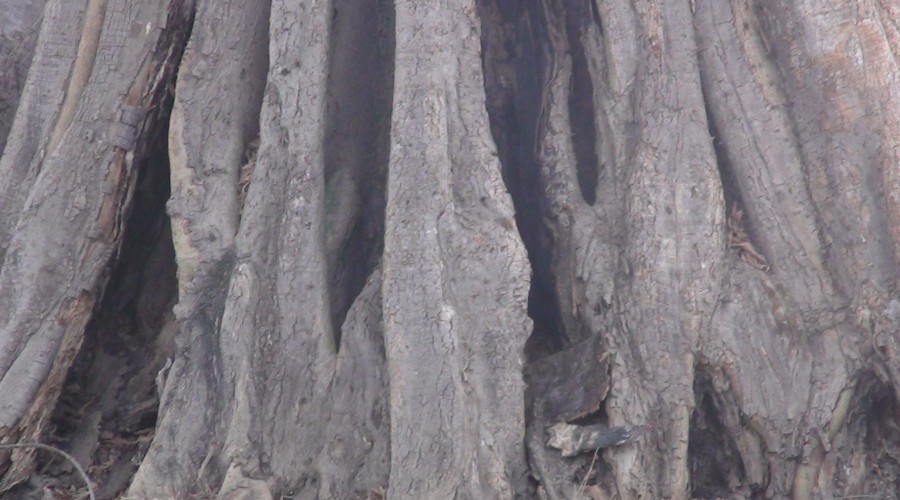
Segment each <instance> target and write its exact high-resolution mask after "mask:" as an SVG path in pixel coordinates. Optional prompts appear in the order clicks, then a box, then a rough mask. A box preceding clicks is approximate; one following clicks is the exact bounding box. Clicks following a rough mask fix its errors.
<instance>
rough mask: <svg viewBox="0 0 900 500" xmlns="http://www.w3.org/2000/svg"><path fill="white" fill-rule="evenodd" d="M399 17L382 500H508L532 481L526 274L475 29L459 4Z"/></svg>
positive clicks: (418, 6)
mask: <svg viewBox="0 0 900 500" xmlns="http://www.w3.org/2000/svg"><path fill="white" fill-rule="evenodd" d="M396 9H397V41H396V50H397V57H396V68H395V76H396V77H395V88H394V112H393V125H392V132H391V139H392V143H391V162H390V170H389V177H388V205H387V213H386V229H385V257H384V286H383V295H384V321H385V323H384V329H385V330H384V332H385V342H386V345H387V359H388V370H389V373H390V381H391V390H390V394H391V397H390V402H391V477H390V488H389V489H388V496H389V497H391V498H473V499H474V498H512V496H513V494H514V488H515V487H516V486H518V485H521V479H520V477H521V475H522V473H523V472H524V464H523V453H522V448H523V442H522V440H523V437H524V421H523V413H524V412H523V396H524V386H523V383H522V356H523V353H522V349H523V347H524V342H525V339H526V337H527V334H528V327H529V321H528V318H527V317H526V316H525V301H526V296H527V287H528V274H529V271H528V265H527V259H526V255H525V251H524V248H523V247H522V244H521V242H520V240H519V238H518V236H517V234H516V233H515V230H514V225H513V222H512V215H513V214H512V206H511V203H510V200H509V198H508V196H507V194H506V193H505V190H504V187H503V184H502V180H501V178H500V165H499V162H498V161H497V157H496V150H495V146H494V144H493V140H492V139H491V137H490V134H489V131H488V128H487V127H488V117H487V113H486V110H485V107H484V101H485V99H484V94H483V92H484V90H483V89H484V85H483V81H482V73H481V61H480V58H479V51H480V38H479V26H478V19H477V17H476V13H475V10H474V6H473V5H471V4H469V3H466V2H461V1H460V2H447V3H428V4H425V3H421V2H416V1H401V2H397V3H396ZM435 394H440V395H441V396H440V397H439V398H434V395H435Z"/></svg>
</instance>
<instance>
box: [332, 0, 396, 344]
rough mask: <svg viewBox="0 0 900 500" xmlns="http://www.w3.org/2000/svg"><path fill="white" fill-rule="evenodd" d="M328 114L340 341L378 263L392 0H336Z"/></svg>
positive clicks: (337, 339) (390, 83) (388, 116)
mask: <svg viewBox="0 0 900 500" xmlns="http://www.w3.org/2000/svg"><path fill="white" fill-rule="evenodd" d="M331 33H332V41H331V49H330V50H331V53H330V54H329V66H330V67H329V72H328V75H329V77H328V78H329V80H328V96H327V104H326V118H325V122H326V123H325V147H324V157H325V224H324V230H325V235H324V237H325V251H326V256H325V257H326V263H327V273H328V274H327V275H328V283H329V304H330V308H331V322H332V326H333V329H334V336H335V339H334V340H335V346H338V347H339V346H340V340H341V326H342V324H343V322H344V319H345V318H346V316H347V312H348V311H349V309H350V306H351V305H352V304H353V302H354V300H356V297H357V296H358V295H359V294H360V292H362V289H363V286H364V285H365V283H366V279H367V278H368V276H369V275H370V274H371V273H372V271H373V270H374V269H375V267H376V266H377V265H378V262H379V261H380V259H381V252H382V249H383V246H384V209H385V201H386V196H387V193H386V189H387V187H386V186H387V164H388V159H389V154H390V127H391V109H392V105H393V102H392V100H393V82H394V66H393V61H394V8H393V3H392V2H390V1H389V0H372V1H370V0H336V1H335V3H334V9H333V12H332V26H331Z"/></svg>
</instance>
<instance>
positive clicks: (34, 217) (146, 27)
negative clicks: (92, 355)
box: [0, 2, 167, 481]
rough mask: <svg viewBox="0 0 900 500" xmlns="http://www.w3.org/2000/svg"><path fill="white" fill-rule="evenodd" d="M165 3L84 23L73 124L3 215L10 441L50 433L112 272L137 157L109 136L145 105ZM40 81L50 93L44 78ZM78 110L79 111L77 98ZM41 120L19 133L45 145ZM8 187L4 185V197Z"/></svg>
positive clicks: (0, 343)
mask: <svg viewBox="0 0 900 500" xmlns="http://www.w3.org/2000/svg"><path fill="white" fill-rule="evenodd" d="M64 3H65V4H66V5H69V3H68V2H64ZM60 5H62V4H61V3H59V4H58V3H56V2H53V3H52V4H51V5H49V6H48V10H47V13H48V15H49V14H50V13H54V14H53V15H51V16H50V19H48V24H47V26H48V31H45V32H44V33H45V34H46V36H53V35H55V36H59V34H56V33H54V34H52V35H51V33H50V32H49V27H50V26H53V25H54V24H57V27H60V28H62V27H64V29H60V31H59V33H65V34H67V36H71V35H72V33H73V31H74V30H73V26H72V24H71V19H69V18H66V17H65V16H64V14H65V15H66V16H68V15H73V14H75V15H76V18H77V13H73V12H70V11H67V10H65V9H62V8H60ZM166 5H167V3H165V2H133V3H124V4H117V5H114V6H110V7H109V8H108V9H105V10H104V9H95V10H93V11H92V12H91V13H92V15H94V16H96V17H94V18H92V19H91V22H90V23H88V22H86V23H85V24H84V29H83V31H82V33H81V37H82V39H84V38H85V37H87V38H91V39H92V40H96V43H91V44H89V47H88V48H86V49H84V51H81V52H79V54H78V56H77V57H76V58H75V64H74V65H73V71H75V68H78V67H79V65H82V64H83V65H84V66H85V67H82V68H80V71H82V72H85V73H86V74H87V75H89V78H88V77H85V78H84V81H83V86H80V87H78V88H75V87H73V86H72V85H70V87H69V88H68V89H67V90H66V94H65V96H66V97H65V99H66V100H68V99H69V98H70V94H69V92H76V93H77V94H78V96H77V99H76V103H77V111H74V112H73V113H72V115H71V124H70V125H71V127H69V126H68V125H67V126H66V127H65V130H66V131H68V132H67V133H64V134H61V135H60V141H59V144H58V146H57V147H56V148H54V149H53V150H51V151H48V152H47V155H46V156H44V155H43V154H42V153H41V152H39V151H37V149H36V148H35V147H34V145H33V144H32V145H30V146H29V147H28V150H29V152H30V155H26V156H27V157H25V158H22V160H23V163H22V164H24V165H32V166H34V165H40V167H39V170H40V175H39V176H36V177H33V178H32V183H31V184H29V183H28V182H23V183H22V184H23V185H17V186H16V187H15V189H16V190H20V189H22V190H23V191H24V192H27V194H28V197H27V202H25V204H24V205H23V207H22V211H21V215H19V214H15V216H13V217H11V218H7V217H6V215H4V216H3V217H0V218H2V219H3V220H4V221H5V225H4V230H3V236H2V238H3V240H4V241H8V246H6V253H5V256H4V261H3V267H2V270H0V318H2V319H0V374H2V379H0V401H3V404H2V407H0V429H3V430H2V434H3V437H4V439H7V440H8V439H16V438H19V437H21V438H23V439H25V440H35V439H37V437H38V436H40V435H41V433H42V431H43V426H44V425H45V423H46V422H45V420H46V419H45V417H46V415H47V414H48V413H49V412H50V411H51V410H52V408H53V404H54V402H55V400H56V397H57V396H58V394H59V391H60V388H61V385H62V381H63V379H64V377H65V374H66V371H67V370H68V368H69V365H70V364H71V362H72V359H73V358H74V356H75V354H76V353H77V351H78V347H79V345H80V343H81V339H82V336H83V333H84V326H85V325H86V323H87V321H88V319H89V318H90V314H91V310H92V306H93V304H94V302H95V301H96V299H97V296H98V294H99V293H100V292H101V290H102V284H103V282H102V278H103V275H102V274H101V273H100V272H98V270H100V269H103V268H104V267H105V266H106V265H107V264H108V263H109V262H110V259H111V257H112V255H113V252H114V251H115V250H116V248H117V245H118V243H119V242H120V236H121V230H122V220H123V217H124V214H125V213H126V212H127V209H128V206H129V205H128V200H129V197H130V194H131V192H132V191H133V187H134V186H133V179H134V171H133V169H132V162H131V160H132V155H131V154H127V155H126V151H124V150H123V149H121V148H114V147H112V144H111V139H112V134H113V132H114V130H115V127H116V123H117V119H118V113H119V110H120V108H121V107H122V106H124V105H131V106H140V105H142V104H143V103H142V102H141V97H142V95H143V93H144V92H145V91H146V90H147V89H146V88H145V87H146V85H147V84H148V71H149V70H150V65H151V62H152V58H151V57H149V56H150V55H151V54H152V53H153V50H154V48H155V47H156V42H157V38H158V37H159V35H160V33H161V28H162V27H161V26H159V20H160V18H161V14H162V13H164V12H165V9H166ZM54 15H55V16H63V17H62V18H54V17H53V16H54ZM162 18H163V19H165V17H164V16H162ZM66 23H69V24H66ZM148 23H149V24H148ZM41 43H42V46H41V48H40V49H39V50H38V52H39V53H45V52H47V51H50V50H51V48H52V47H51V45H50V44H48V43H47V42H46V40H44V39H42V40H41ZM48 57H49V54H48ZM94 61H98V62H97V63H96V64H94V63H93V62H94ZM47 64H52V63H50V62H49V61H48V63H47ZM32 68H33V71H32V74H31V75H30V76H29V81H32V82H35V80H34V78H38V77H40V76H41V75H44V74H45V73H44V71H46V70H47V69H48V68H47V67H45V66H43V65H42V64H41V63H40V62H39V63H36V64H35V65H33V66H32ZM114 74H115V77H113V75H114ZM58 76H59V75H57V78H58ZM59 80H62V78H58V80H57V81H59ZM38 83H39V82H35V84H36V85H37V84H38ZM39 86H40V87H42V88H44V91H46V85H39ZM39 95H40V91H38V92H36V93H35V95H29V96H26V98H27V99H28V100H29V102H32V101H30V99H32V98H37V97H38V96H39ZM23 101H26V99H24V98H23ZM34 105H35V106H38V107H37V108H32V107H26V108H25V110H26V111H37V110H39V109H42V108H41V103H40V102H34ZM56 106H57V107H59V106H60V103H59V102H57V103H56ZM71 106H72V107H73V109H74V106H75V104H72V105H71ZM64 109H65V108H64ZM49 110H50V111H49V112H52V110H53V108H52V107H51V108H49ZM31 118H32V117H31V115H30V114H29V113H26V112H23V113H21V114H19V115H18V118H17V121H16V123H15V124H14V125H13V130H14V132H15V131H16V130H22V131H26V130H27V131H28V134H35V135H34V136H35V137H38V138H40V139H38V140H39V141H40V140H44V139H46V136H47V131H48V130H49V129H48V128H45V126H46V125H48V123H47V122H44V121H43V116H41V119H42V120H41V121H40V123H39V124H38V125H37V128H36V129H34V130H32V129H30V128H29V127H28V125H29V120H30V119H31ZM135 125H136V126H137V125H139V123H136V124H135ZM55 127H57V128H58V127H61V125H60V124H59V123H57V124H56V125H55ZM18 145H19V144H16V146H18ZM7 153H9V154H13V155H16V156H17V157H18V155H19V154H22V153H23V150H21V149H19V148H17V147H16V148H13V149H12V150H10V148H7ZM6 158H7V156H6V154H4V159H6ZM17 166H18V165H17ZM3 171H4V173H6V172H7V170H6V169H4V170H3ZM14 175H15V173H14ZM98 186H102V189H98V188H97V187H98ZM63 187H65V189H63ZM23 188H24V189H23ZM10 192H11V191H10V190H9V189H5V190H4V194H6V193H10ZM23 200H24V198H23ZM4 206H6V205H4ZM12 220H14V221H15V222H14V223H12V224H9V223H10V222H11V221H12ZM13 227H14V230H13V229H12V228H13ZM7 231H9V232H7ZM35 249H40V250H39V251H36V250H35ZM24 455H27V456H30V454H28V453H26V454H24ZM28 463H29V461H28V460H23V461H21V462H19V463H17V466H16V467H17V469H16V471H14V472H12V473H11V474H10V475H9V476H7V477H8V479H10V480H11V481H16V480H18V479H20V477H18V476H17V474H18V471H21V470H26V469H27V467H28V466H27V464H28Z"/></svg>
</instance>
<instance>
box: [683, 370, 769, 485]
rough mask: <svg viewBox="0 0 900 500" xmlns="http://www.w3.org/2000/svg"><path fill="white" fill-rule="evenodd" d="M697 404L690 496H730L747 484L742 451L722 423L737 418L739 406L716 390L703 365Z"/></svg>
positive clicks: (690, 447) (696, 381)
mask: <svg viewBox="0 0 900 500" xmlns="http://www.w3.org/2000/svg"><path fill="white" fill-rule="evenodd" d="M694 401H695V407H694V411H693V413H692V414H691V423H690V438H689V444H688V463H689V467H690V473H691V496H692V498H716V497H719V496H728V495H730V494H733V492H734V491H735V488H738V487H740V486H741V485H745V484H746V472H745V470H744V464H743V461H742V459H741V454H740V450H739V448H738V446H737V443H735V441H734V438H733V436H732V435H731V434H730V433H729V427H728V425H727V424H726V422H725V421H723V419H725V418H729V417H730V418H731V419H738V418H739V417H738V407H737V405H736V403H735V402H734V401H733V400H732V399H731V398H730V397H729V395H728V393H727V392H726V393H720V392H718V391H717V389H716V385H715V383H714V381H713V375H712V374H711V373H710V371H709V368H707V367H703V366H699V367H697V371H696V372H695V377H694ZM726 414H727V416H726ZM752 487H753V485H751V488H752ZM753 493H754V494H757V493H760V492H759V491H753ZM754 498H755V496H754Z"/></svg>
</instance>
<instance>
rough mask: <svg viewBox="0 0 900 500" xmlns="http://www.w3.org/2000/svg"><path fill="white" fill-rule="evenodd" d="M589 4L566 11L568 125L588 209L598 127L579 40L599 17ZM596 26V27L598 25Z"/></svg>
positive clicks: (576, 0) (573, 4)
mask: <svg viewBox="0 0 900 500" xmlns="http://www.w3.org/2000/svg"><path fill="white" fill-rule="evenodd" d="M591 4H593V2H592V1H590V0H569V1H568V2H567V8H566V36H567V37H568V42H569V49H570V55H571V57H572V83H571V86H572V88H571V89H570V92H569V121H570V126H571V129H572V147H573V150H574V153H575V168H576V174H577V179H578V189H579V190H580V191H581V197H582V199H583V200H584V201H585V203H587V204H588V205H591V206H593V205H594V203H596V201H597V180H598V164H599V159H598V158H597V143H596V140H597V126H596V124H595V123H594V85H593V81H592V79H591V73H590V70H589V69H588V62H587V55H586V54H585V51H584V45H583V44H582V42H581V40H582V37H583V36H584V32H585V28H586V26H587V25H589V24H591V23H594V22H596V19H597V16H598V13H597V12H596V9H595V8H592V5H591ZM598 25H599V23H598Z"/></svg>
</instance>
